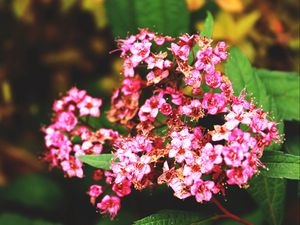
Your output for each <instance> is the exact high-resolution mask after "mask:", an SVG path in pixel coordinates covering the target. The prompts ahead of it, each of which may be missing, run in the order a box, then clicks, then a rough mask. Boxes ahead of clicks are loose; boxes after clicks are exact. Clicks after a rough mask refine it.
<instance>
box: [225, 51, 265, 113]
mask: <svg viewBox="0 0 300 225" xmlns="http://www.w3.org/2000/svg"><path fill="white" fill-rule="evenodd" d="M225 74H226V76H228V77H229V78H230V80H231V82H232V86H233V89H234V91H235V93H236V94H239V93H240V92H241V91H242V90H243V89H244V88H246V91H247V94H250V95H253V96H254V97H255V100H256V103H257V104H258V106H261V105H262V106H263V108H264V109H265V110H266V111H268V109H269V104H270V103H269V101H268V96H267V91H266V88H265V86H264V84H263V82H262V81H261V80H260V79H259V77H258V76H257V75H256V74H255V71H254V69H253V68H252V66H251V64H250V62H249V60H248V59H247V57H246V56H245V55H244V54H243V53H242V52H241V50H240V49H239V48H237V47H234V48H231V49H230V51H229V59H228V60H227V62H226V64H225Z"/></svg>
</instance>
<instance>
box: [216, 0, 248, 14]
mask: <svg viewBox="0 0 300 225" xmlns="http://www.w3.org/2000/svg"><path fill="white" fill-rule="evenodd" d="M216 3H217V5H218V6H219V7H220V8H221V9H223V10H225V11H227V12H231V13H240V12H242V11H243V10H244V5H243V3H242V1H241V0H216Z"/></svg>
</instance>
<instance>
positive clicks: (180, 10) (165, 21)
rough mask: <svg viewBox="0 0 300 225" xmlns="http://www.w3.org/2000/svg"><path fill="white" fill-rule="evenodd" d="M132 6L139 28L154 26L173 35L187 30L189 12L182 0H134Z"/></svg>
mask: <svg viewBox="0 0 300 225" xmlns="http://www.w3.org/2000/svg"><path fill="white" fill-rule="evenodd" d="M134 7H135V15H136V21H137V25H138V27H140V28H143V27H148V28H149V29H150V30H151V29H152V28H154V30H155V31H156V32H158V33H163V34H164V35H171V36H174V37H175V36H178V35H180V34H183V33H186V32H188V30H189V12H188V10H187V6H186V3H185V1H184V0H176V1H174V0H143V1H141V0H134ZM179 17H180V18H179Z"/></svg>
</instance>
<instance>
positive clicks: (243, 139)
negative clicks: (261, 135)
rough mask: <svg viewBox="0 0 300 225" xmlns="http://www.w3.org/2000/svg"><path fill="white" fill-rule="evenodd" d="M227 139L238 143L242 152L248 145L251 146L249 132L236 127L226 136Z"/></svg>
mask: <svg viewBox="0 0 300 225" xmlns="http://www.w3.org/2000/svg"><path fill="white" fill-rule="evenodd" d="M228 140H229V141H231V142H233V143H238V144H239V145H240V146H241V148H242V150H243V151H244V152H247V151H248V149H249V146H252V142H253V140H252V138H251V135H250V133H248V132H244V131H242V130H240V129H238V128H235V129H234V130H233V131H232V132H231V134H230V135H229V137H228Z"/></svg>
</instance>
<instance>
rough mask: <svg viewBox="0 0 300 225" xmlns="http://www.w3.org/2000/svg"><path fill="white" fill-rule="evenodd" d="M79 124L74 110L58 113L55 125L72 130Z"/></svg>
mask: <svg viewBox="0 0 300 225" xmlns="http://www.w3.org/2000/svg"><path fill="white" fill-rule="evenodd" d="M76 124H77V118H76V117H75V115H74V114H73V113H72V112H62V113H60V114H58V117H57V119H56V123H55V125H56V126H57V128H58V129H62V130H65V131H68V132H70V131H71V130H72V129H73V128H74V127H75V126H76Z"/></svg>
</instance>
